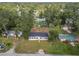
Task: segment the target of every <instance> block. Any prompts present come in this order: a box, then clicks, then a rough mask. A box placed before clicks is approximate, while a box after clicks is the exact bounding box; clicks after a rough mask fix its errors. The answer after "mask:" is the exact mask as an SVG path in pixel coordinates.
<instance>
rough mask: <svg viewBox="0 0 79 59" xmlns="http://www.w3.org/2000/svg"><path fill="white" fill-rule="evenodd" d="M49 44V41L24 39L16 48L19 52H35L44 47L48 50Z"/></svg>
mask: <svg viewBox="0 0 79 59" xmlns="http://www.w3.org/2000/svg"><path fill="white" fill-rule="evenodd" d="M48 46H50V44H49V43H48V42H47V41H41V42H40V43H39V42H38V41H28V40H23V41H22V42H21V43H20V44H19V45H18V46H17V47H16V49H15V51H16V52H17V53H35V52H37V51H38V50H39V49H44V51H47V50H48Z"/></svg>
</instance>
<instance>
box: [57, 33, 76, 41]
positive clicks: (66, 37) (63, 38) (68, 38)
mask: <svg viewBox="0 0 79 59" xmlns="http://www.w3.org/2000/svg"><path fill="white" fill-rule="evenodd" d="M58 37H59V39H60V41H69V42H75V41H76V36H75V35H72V34H59V36H58Z"/></svg>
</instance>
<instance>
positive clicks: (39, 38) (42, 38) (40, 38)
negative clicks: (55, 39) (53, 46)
mask: <svg viewBox="0 0 79 59" xmlns="http://www.w3.org/2000/svg"><path fill="white" fill-rule="evenodd" d="M29 40H48V37H29Z"/></svg>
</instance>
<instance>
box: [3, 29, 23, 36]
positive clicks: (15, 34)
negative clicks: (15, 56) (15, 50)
mask: <svg viewBox="0 0 79 59" xmlns="http://www.w3.org/2000/svg"><path fill="white" fill-rule="evenodd" d="M3 36H7V37H16V36H18V37H21V36H22V32H21V31H18V32H16V31H11V30H9V31H7V32H4V33H3Z"/></svg>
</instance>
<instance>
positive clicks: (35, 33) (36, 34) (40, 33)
mask: <svg viewBox="0 0 79 59" xmlns="http://www.w3.org/2000/svg"><path fill="white" fill-rule="evenodd" d="M29 36H40V37H48V33H46V32H30V34H29Z"/></svg>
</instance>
